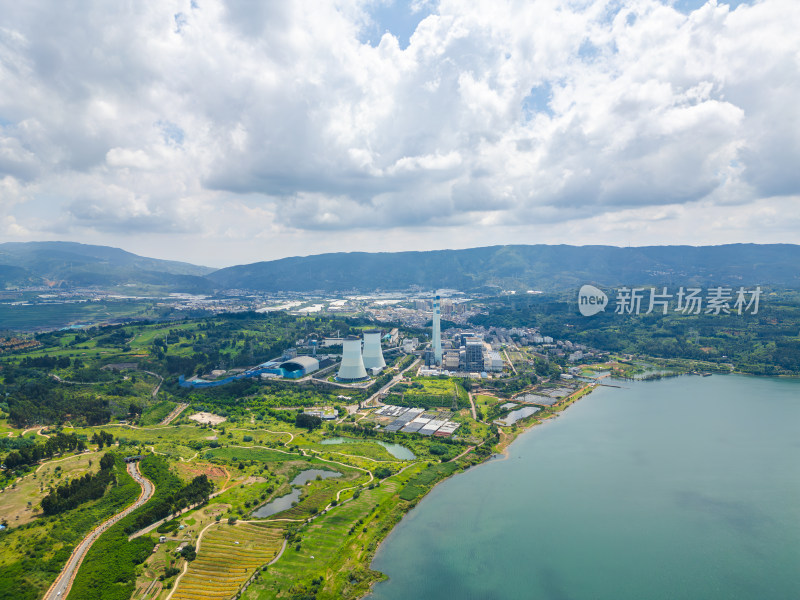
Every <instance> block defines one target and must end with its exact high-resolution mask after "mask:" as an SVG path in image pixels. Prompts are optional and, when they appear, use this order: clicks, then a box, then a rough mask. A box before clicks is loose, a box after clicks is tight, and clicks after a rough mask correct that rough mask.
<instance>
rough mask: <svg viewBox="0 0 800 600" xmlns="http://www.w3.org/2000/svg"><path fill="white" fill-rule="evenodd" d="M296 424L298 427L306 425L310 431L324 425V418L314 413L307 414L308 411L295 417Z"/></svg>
mask: <svg viewBox="0 0 800 600" xmlns="http://www.w3.org/2000/svg"><path fill="white" fill-rule="evenodd" d="M294 424H295V425H296V426H297V427H305V428H306V429H308V430H309V431H312V430H313V429H316V428H317V427H320V426H321V425H322V419H321V418H320V417H315V416H314V415H307V414H306V413H300V414H298V415H297V417H295V420H294Z"/></svg>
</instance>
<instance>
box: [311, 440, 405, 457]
mask: <svg viewBox="0 0 800 600" xmlns="http://www.w3.org/2000/svg"><path fill="white" fill-rule="evenodd" d="M365 442H371V443H373V444H380V445H381V446H383V447H384V448H386V450H387V451H388V452H389V454H391V455H392V456H394V457H395V458H399V459H400V460H414V459H415V458H416V456H415V455H414V453H413V452H412V451H411V450H409V449H408V448H406V447H405V446H401V445H400V444H389V443H387V442H382V441H380V440H361V439H356V438H343V437H333V438H328V439H325V440H322V441H321V442H320V444H363V443H365Z"/></svg>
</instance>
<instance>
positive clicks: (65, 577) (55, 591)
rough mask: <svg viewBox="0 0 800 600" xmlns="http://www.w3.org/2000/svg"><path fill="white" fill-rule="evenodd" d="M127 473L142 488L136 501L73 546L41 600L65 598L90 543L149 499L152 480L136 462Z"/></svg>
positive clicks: (131, 464) (153, 490) (152, 491)
mask: <svg viewBox="0 0 800 600" xmlns="http://www.w3.org/2000/svg"><path fill="white" fill-rule="evenodd" d="M128 473H129V474H130V476H131V477H133V478H134V479H135V480H136V483H138V484H139V486H140V487H141V488H142V492H141V493H140V494H139V498H137V499H136V502H134V503H133V504H131V505H130V506H128V507H127V508H125V509H123V510H122V511H121V512H118V513H117V514H116V515H114V516H113V517H111V518H110V519H108V520H107V521H105V522H104V523H102V524H100V525H98V526H97V527H96V528H95V529H94V530H93V531H91V532H90V533H89V535H87V536H86V537H85V538H83V540H82V541H81V542H80V543H79V544H78V545H77V546H76V547H75V550H73V552H72V555H71V556H70V557H69V560H68V561H67V564H66V565H65V566H64V569H63V570H62V571H61V573H60V574H59V575H58V577H57V578H56V580H55V581H54V582H53V585H51V586H50V589H49V590H47V593H46V594H45V595H44V598H43V600H63V599H64V598H66V597H67V595H68V594H69V590H70V588H71V587H72V582H73V581H74V580H75V575H77V573H78V569H79V568H80V566H81V563H82V562H83V559H84V558H85V557H86V554H87V553H88V552H89V548H91V547H92V544H94V543H95V542H96V541H97V539H98V538H99V537H100V536H101V535H102V534H103V533H104V532H105V531H106V530H107V529H108V528H109V527H111V526H112V525H114V524H115V523H117V522H118V521H119V520H120V519H122V518H123V517H125V516H127V515H129V514H130V513H131V512H132V511H134V510H136V509H137V508H139V507H140V506H142V504H144V503H145V502H147V501H148V500H150V498H151V497H152V496H153V493H154V492H155V486H154V485H153V482H152V481H150V480H149V479H147V478H146V477H145V476H144V475H142V474H141V473H140V472H139V465H138V463H129V464H128Z"/></svg>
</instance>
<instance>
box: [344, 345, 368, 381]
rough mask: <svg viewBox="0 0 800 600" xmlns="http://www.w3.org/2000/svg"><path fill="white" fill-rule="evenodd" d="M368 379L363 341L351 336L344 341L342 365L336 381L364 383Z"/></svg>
mask: <svg viewBox="0 0 800 600" xmlns="http://www.w3.org/2000/svg"><path fill="white" fill-rule="evenodd" d="M366 378H367V369H366V368H365V367H364V358H363V357H362V355H361V340H360V339H358V338H357V337H355V336H350V337H347V338H345V339H344V340H342V364H341V365H339V372H338V373H337V374H336V379H338V380H339V381H347V382H350V381H362V380H364V379H366Z"/></svg>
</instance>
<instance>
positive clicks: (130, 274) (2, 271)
mask: <svg viewBox="0 0 800 600" xmlns="http://www.w3.org/2000/svg"><path fill="white" fill-rule="evenodd" d="M212 270H213V269H210V268H208V267H199V266H196V265H192V264H189V263H182V262H176V261H170V260H159V259H156V258H146V257H144V256H138V255H136V254H132V253H130V252H126V251H125V250H120V249H119V248H111V247H108V246H92V245H88V244H78V243H74V242H7V243H4V244H0V289H2V288H3V287H6V286H39V285H49V286H51V287H60V286H66V287H82V286H113V285H120V284H126V283H131V284H150V285H161V286H167V287H170V288H181V289H183V290H185V291H190V290H197V289H203V290H206V289H209V288H211V287H212V284H210V283H209V281H208V280H206V279H204V278H203V275H206V274H207V273H209V272H211V271H212Z"/></svg>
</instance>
